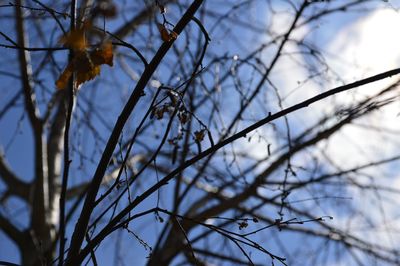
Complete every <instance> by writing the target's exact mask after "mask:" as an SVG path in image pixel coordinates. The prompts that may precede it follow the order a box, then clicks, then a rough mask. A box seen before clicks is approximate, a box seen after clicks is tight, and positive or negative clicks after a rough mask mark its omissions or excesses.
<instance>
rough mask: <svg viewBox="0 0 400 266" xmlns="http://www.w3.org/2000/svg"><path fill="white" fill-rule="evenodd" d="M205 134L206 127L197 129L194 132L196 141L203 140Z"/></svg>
mask: <svg viewBox="0 0 400 266" xmlns="http://www.w3.org/2000/svg"><path fill="white" fill-rule="evenodd" d="M204 135H205V130H204V129H202V130H199V131H195V132H194V140H195V141H196V142H201V141H203V139H204Z"/></svg>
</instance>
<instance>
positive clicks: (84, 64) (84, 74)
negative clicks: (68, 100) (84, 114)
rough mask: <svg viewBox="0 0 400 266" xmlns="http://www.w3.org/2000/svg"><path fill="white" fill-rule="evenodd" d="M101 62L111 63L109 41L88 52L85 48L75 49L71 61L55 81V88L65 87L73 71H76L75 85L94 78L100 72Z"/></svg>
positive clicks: (110, 45)
mask: <svg viewBox="0 0 400 266" xmlns="http://www.w3.org/2000/svg"><path fill="white" fill-rule="evenodd" d="M102 64H107V65H110V66H112V65H113V50H112V44H111V42H107V43H105V44H104V45H103V46H102V47H101V48H98V49H95V50H94V51H92V52H90V54H89V53H88V52H87V51H86V50H83V51H77V52H76V54H75V56H74V58H73V60H72V62H71V63H69V64H68V66H67V67H66V68H65V70H64V71H63V73H62V74H61V75H60V77H59V78H58V80H57V81H56V86H57V88H58V89H65V88H66V87H67V84H68V80H69V79H70V78H71V76H72V73H73V72H74V71H75V72H76V80H75V82H76V83H75V85H76V86H79V85H80V84H82V83H84V82H86V81H88V80H91V79H94V78H95V77H96V76H97V75H99V74H100V66H101V65H102Z"/></svg>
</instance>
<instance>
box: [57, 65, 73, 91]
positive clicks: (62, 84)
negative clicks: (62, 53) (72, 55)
mask: <svg viewBox="0 0 400 266" xmlns="http://www.w3.org/2000/svg"><path fill="white" fill-rule="evenodd" d="M72 72H73V69H72V65H71V64H69V65H68V66H67V67H66V68H65V69H64V71H63V72H62V73H61V75H60V77H59V78H58V80H57V81H56V87H57V88H58V89H60V90H62V89H65V88H66V87H67V84H68V81H69V79H70V78H71V76H72Z"/></svg>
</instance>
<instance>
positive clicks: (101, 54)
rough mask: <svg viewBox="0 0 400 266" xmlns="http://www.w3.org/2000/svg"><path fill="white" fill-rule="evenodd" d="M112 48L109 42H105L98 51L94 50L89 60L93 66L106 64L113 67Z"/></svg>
mask: <svg viewBox="0 0 400 266" xmlns="http://www.w3.org/2000/svg"><path fill="white" fill-rule="evenodd" d="M113 57H114V54H113V47H112V43H111V42H106V43H104V44H103V45H102V47H101V48H100V49H95V50H94V51H93V52H91V53H90V59H91V60H92V62H93V64H95V65H102V64H107V65H109V66H113Z"/></svg>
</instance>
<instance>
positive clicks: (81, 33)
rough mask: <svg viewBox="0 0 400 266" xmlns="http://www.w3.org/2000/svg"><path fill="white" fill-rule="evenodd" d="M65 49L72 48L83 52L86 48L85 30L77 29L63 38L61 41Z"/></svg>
mask: <svg viewBox="0 0 400 266" xmlns="http://www.w3.org/2000/svg"><path fill="white" fill-rule="evenodd" d="M59 42H60V43H61V44H63V45H64V46H65V47H68V48H71V49H73V50H75V51H83V50H85V48H86V46H87V45H86V38H85V30H84V29H83V28H82V29H76V30H73V31H70V32H68V33H67V34H66V35H64V36H62V37H61V38H60V41H59Z"/></svg>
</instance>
